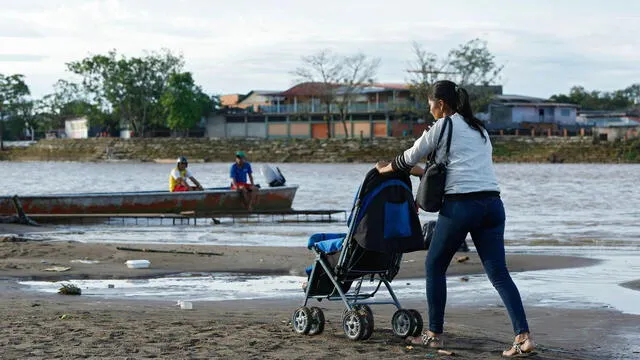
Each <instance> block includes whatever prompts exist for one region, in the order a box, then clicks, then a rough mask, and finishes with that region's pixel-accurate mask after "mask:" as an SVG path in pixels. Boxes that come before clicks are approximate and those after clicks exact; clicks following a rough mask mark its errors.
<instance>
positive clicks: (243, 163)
mask: <svg viewBox="0 0 640 360" xmlns="http://www.w3.org/2000/svg"><path fill="white" fill-rule="evenodd" d="M230 176H231V190H237V191H239V192H241V193H242V196H243V198H244V202H245V204H246V206H247V210H248V211H253V204H254V203H255V200H256V197H257V196H258V187H257V186H256V185H255V183H254V182H253V170H251V164H250V163H249V162H248V161H247V159H246V155H245V154H244V152H242V151H238V152H236V160H235V162H234V163H233V164H231V171H230ZM247 180H248V182H247Z"/></svg>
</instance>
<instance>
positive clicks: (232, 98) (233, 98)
mask: <svg viewBox="0 0 640 360" xmlns="http://www.w3.org/2000/svg"><path fill="white" fill-rule="evenodd" d="M242 96H243V95H242V94H227V95H221V96H220V105H221V106H222V107H236V106H237V105H238V102H239V101H240V99H242Z"/></svg>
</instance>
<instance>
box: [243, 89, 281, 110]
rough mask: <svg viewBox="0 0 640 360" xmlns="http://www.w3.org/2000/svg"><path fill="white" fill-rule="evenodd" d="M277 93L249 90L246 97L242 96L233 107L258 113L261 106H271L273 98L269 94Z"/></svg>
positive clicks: (275, 91)
mask: <svg viewBox="0 0 640 360" xmlns="http://www.w3.org/2000/svg"><path fill="white" fill-rule="evenodd" d="M274 93H278V91H277V90H251V91H250V92H249V93H248V94H247V95H244V96H242V97H241V98H240V99H239V101H238V102H237V103H236V105H235V107H237V108H240V109H247V110H248V111H254V112H258V111H260V107H261V106H269V105H271V102H272V99H273V96H271V94H274Z"/></svg>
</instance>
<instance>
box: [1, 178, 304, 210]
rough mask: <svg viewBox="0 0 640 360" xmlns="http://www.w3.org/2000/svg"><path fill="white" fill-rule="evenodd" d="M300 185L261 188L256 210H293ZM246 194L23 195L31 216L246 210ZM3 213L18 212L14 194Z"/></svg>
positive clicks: (216, 191)
mask: <svg viewBox="0 0 640 360" xmlns="http://www.w3.org/2000/svg"><path fill="white" fill-rule="evenodd" d="M297 189H298V186H297V185H292V186H281V187H266V188H261V189H260V190H258V195H257V199H256V201H255V203H254V204H253V210H254V211H287V210H291V204H292V203H293V198H294V196H295V194H296V190H297ZM241 196H242V194H240V193H239V192H237V191H235V190H230V189H229V188H228V187H226V188H209V189H205V190H203V191H186V192H168V191H136V192H116V193H83V194H53V195H30V196H20V197H19V199H20V203H21V205H22V208H23V209H24V212H25V213H26V214H27V215H32V214H34V215H35V214H79V215H80V214H180V213H187V212H190V213H192V214H196V215H202V216H210V215H215V214H224V213H234V212H241V211H246V206H245V205H244V203H243V201H242V197H241ZM0 215H5V216H7V215H16V208H15V205H14V202H13V196H0Z"/></svg>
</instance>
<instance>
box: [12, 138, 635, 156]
mask: <svg viewBox="0 0 640 360" xmlns="http://www.w3.org/2000/svg"><path fill="white" fill-rule="evenodd" d="M414 140H415V139H414V138H375V139H329V140H321V139H205V138H153V139H150V138H133V139H126V140H125V139H118V138H91V139H51V140H40V141H38V142H37V143H35V144H33V145H31V146H28V147H25V148H12V149H9V150H5V151H3V152H0V160H9V161H141V162H152V161H157V160H159V159H173V158H176V157H178V156H179V155H184V156H187V157H188V158H190V159H192V160H193V161H203V162H228V161H230V159H233V157H234V153H235V152H236V151H238V150H243V151H244V152H245V153H246V154H247V155H248V158H249V160H250V161H254V162H276V163H286V162H305V163H348V162H367V163H373V162H375V161H377V160H382V159H386V160H389V159H392V158H393V157H395V156H396V155H397V154H399V153H400V152H402V151H403V150H405V149H407V148H408V147H410V146H411V145H412V144H413V141H414ZM492 141H493V147H494V151H493V154H494V160H495V161H496V162H506V163H514V162H515V163H548V162H563V163H640V140H634V141H626V142H600V143H594V142H593V140H592V139H591V138H580V137H573V138H562V137H536V138H531V137H526V136H518V137H516V136H502V137H500V136H498V137H493V138H492Z"/></svg>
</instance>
